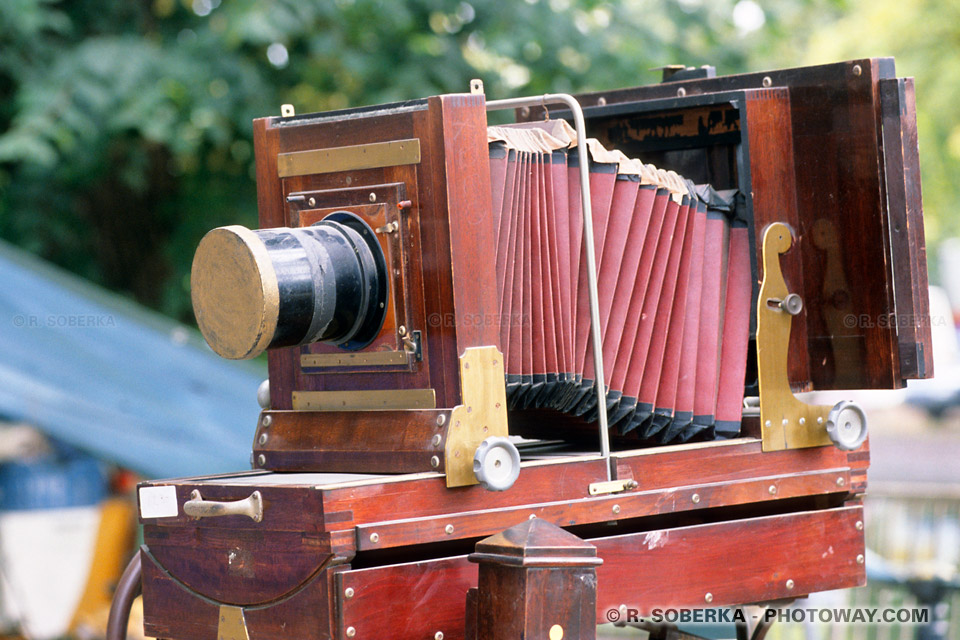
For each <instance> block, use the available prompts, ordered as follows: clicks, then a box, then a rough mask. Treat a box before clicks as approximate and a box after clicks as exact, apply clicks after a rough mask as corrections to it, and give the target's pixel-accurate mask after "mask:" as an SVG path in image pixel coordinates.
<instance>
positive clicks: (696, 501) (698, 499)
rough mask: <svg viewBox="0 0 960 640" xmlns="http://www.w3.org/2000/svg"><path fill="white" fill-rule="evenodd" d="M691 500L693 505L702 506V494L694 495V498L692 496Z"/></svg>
mask: <svg viewBox="0 0 960 640" xmlns="http://www.w3.org/2000/svg"><path fill="white" fill-rule="evenodd" d="M690 500H692V501H693V504H700V494H699V493H695V494H693V495H692V496H690Z"/></svg>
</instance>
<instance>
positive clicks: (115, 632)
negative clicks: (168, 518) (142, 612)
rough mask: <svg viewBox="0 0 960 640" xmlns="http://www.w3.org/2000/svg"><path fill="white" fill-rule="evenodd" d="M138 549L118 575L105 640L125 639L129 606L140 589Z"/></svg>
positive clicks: (128, 619)
mask: <svg viewBox="0 0 960 640" xmlns="http://www.w3.org/2000/svg"><path fill="white" fill-rule="evenodd" d="M140 574H141V571H140V550H139V549H138V550H137V552H136V553H134V554H133V558H131V560H130V564H128V565H127V568H126V569H125V570H124V572H123V575H122V576H120V582H118V583H117V589H116V591H115V592H114V594H113V602H111V603H110V613H109V614H108V616H107V638H106V640H125V639H126V637H127V624H128V623H129V622H130V607H132V606H133V601H134V600H135V599H136V597H137V596H138V595H140V591H141V583H140Z"/></svg>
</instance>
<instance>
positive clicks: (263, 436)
mask: <svg viewBox="0 0 960 640" xmlns="http://www.w3.org/2000/svg"><path fill="white" fill-rule="evenodd" d="M258 442H259V443H260V444H261V445H265V444H267V434H265V433H261V434H260V439H259V440H258Z"/></svg>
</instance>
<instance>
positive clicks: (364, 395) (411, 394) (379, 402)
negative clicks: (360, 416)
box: [293, 389, 437, 411]
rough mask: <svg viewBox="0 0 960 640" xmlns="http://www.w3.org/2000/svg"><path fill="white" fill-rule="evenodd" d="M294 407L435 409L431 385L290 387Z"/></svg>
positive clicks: (308, 408)
mask: <svg viewBox="0 0 960 640" xmlns="http://www.w3.org/2000/svg"><path fill="white" fill-rule="evenodd" d="M293 408H294V409H296V410H297V411H370V410H376V409H436V408H437V398H436V393H434V390H433V389H369V390H366V391H294V392H293Z"/></svg>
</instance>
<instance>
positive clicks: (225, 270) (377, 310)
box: [190, 211, 388, 360]
mask: <svg viewBox="0 0 960 640" xmlns="http://www.w3.org/2000/svg"><path fill="white" fill-rule="evenodd" d="M190 289H191V291H190V295H191V298H192V300H193V311H194V314H195V315H196V317H197V325H198V326H199V327H200V331H201V333H203V337H204V338H205V339H206V341H207V343H208V344H209V345H210V347H211V348H212V349H213V350H214V351H215V352H217V353H218V354H220V355H221V356H223V357H224V358H230V359H233V360H237V359H246V358H253V357H255V356H256V355H258V354H260V353H262V352H263V351H264V350H265V349H272V348H276V347H290V346H295V345H303V344H310V343H313V342H329V343H332V344H336V345H339V346H340V347H342V348H343V349H360V348H362V347H364V346H366V345H367V344H369V343H370V341H371V340H373V339H374V338H375V337H376V336H377V334H378V333H379V332H380V328H381V327H382V326H383V319H384V315H385V313H386V303H387V290H388V282H387V267H386V260H385V258H384V255H383V250H382V249H381V247H380V244H379V241H378V240H377V238H376V235H375V234H374V232H373V230H372V229H371V228H370V226H369V225H367V223H366V222H364V221H363V220H362V219H361V218H359V217H358V216H356V215H354V214H352V213H349V212H347V211H337V212H334V213H332V214H330V215H328V216H327V217H326V218H324V219H323V220H321V221H320V222H318V223H316V224H314V225H311V226H309V227H299V228H286V227H281V228H277V229H260V230H258V231H252V230H250V229H247V228H246V227H241V226H237V225H234V226H229V227H220V228H217V229H214V230H212V231H210V232H209V233H207V235H206V236H204V237H203V240H201V241H200V246H198V247H197V252H196V254H194V257H193V268H192V269H191V272H190Z"/></svg>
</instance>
